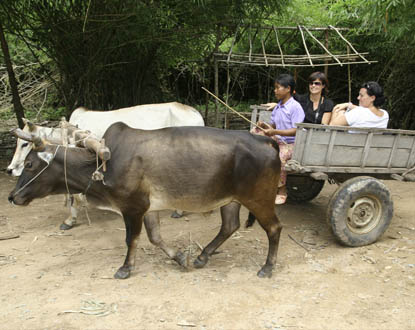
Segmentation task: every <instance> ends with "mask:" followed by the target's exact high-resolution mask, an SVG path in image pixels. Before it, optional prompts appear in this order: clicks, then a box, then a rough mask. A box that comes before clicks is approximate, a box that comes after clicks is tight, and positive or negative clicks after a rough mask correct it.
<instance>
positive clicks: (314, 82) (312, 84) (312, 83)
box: [308, 81, 323, 86]
mask: <svg viewBox="0 0 415 330" xmlns="http://www.w3.org/2000/svg"><path fill="white" fill-rule="evenodd" d="M308 84H309V85H310V86H321V85H323V84H322V83H321V82H319V81H310V82H309V83H308Z"/></svg>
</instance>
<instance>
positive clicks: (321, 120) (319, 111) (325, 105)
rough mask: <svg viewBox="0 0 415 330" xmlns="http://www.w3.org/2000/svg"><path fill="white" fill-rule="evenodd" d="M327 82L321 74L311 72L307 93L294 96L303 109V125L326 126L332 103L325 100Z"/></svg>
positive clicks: (329, 117)
mask: <svg viewBox="0 0 415 330" xmlns="http://www.w3.org/2000/svg"><path fill="white" fill-rule="evenodd" d="M327 85H328V80H327V78H326V75H325V74H324V73H323V72H319V71H317V72H313V73H312V74H311V75H310V77H308V86H309V93H308V94H303V95H298V94H295V95H294V99H296V100H297V101H298V102H299V103H300V104H301V106H302V107H303V110H304V113H305V118H304V123H312V124H324V125H328V124H329V123H330V119H331V112H332V110H333V107H334V104H333V101H332V100H330V99H329V98H327V97H326V96H325V95H326V93H327Z"/></svg>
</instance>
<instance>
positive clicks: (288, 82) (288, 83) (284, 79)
mask: <svg viewBox="0 0 415 330" xmlns="http://www.w3.org/2000/svg"><path fill="white" fill-rule="evenodd" d="M274 82H275V83H276V84H279V85H281V86H284V87H285V88H287V87H291V90H290V94H291V95H293V93H294V91H295V80H294V78H293V76H292V75H290V74H288V73H283V74H280V75H279V76H278V77H277V78H275V81H274Z"/></svg>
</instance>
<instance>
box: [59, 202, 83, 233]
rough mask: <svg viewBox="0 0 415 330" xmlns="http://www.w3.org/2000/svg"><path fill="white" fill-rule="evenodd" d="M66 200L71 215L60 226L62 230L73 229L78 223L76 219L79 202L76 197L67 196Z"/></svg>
mask: <svg viewBox="0 0 415 330" xmlns="http://www.w3.org/2000/svg"><path fill="white" fill-rule="evenodd" d="M65 198H66V205H67V206H68V208H69V212H70V215H69V216H68V217H67V218H66V219H65V220H64V221H63V222H62V223H61V225H60V226H59V229H60V230H68V229H71V228H72V227H73V226H74V224H75V223H76V219H77V217H78V208H79V205H78V204H79V202H78V200H77V199H76V198H74V195H65Z"/></svg>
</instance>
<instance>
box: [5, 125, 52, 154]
mask: <svg viewBox="0 0 415 330" xmlns="http://www.w3.org/2000/svg"><path fill="white" fill-rule="evenodd" d="M10 133H12V134H13V135H14V136H16V137H17V138H19V139H22V140H25V141H29V142H32V143H33V145H34V148H33V150H36V151H43V150H44V149H45V143H44V142H43V140H42V139H41V138H40V137H38V136H35V135H33V134H30V133H27V132H24V131H23V130H21V129H20V128H15V129H12V130H11V131H10Z"/></svg>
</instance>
